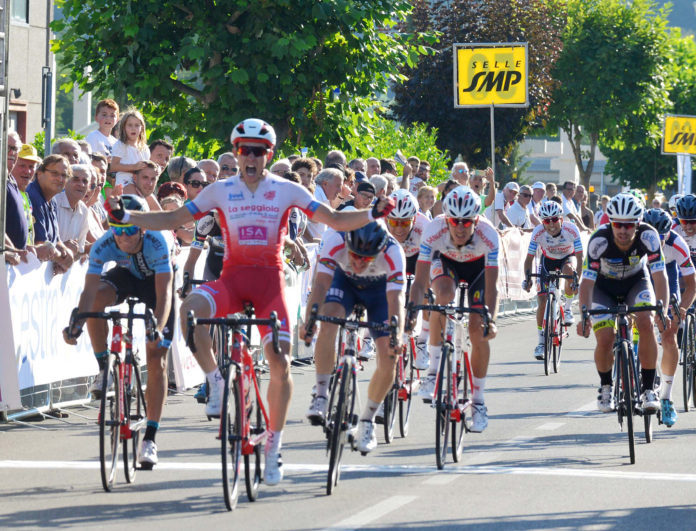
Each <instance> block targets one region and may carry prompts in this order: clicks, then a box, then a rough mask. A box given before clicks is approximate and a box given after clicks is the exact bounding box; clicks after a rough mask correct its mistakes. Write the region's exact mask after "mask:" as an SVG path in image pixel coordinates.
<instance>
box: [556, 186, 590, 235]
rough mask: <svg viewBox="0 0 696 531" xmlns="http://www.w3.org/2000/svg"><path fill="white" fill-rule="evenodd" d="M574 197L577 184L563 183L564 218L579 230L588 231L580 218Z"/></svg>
mask: <svg viewBox="0 0 696 531" xmlns="http://www.w3.org/2000/svg"><path fill="white" fill-rule="evenodd" d="M574 195H575V183H574V182H573V181H566V182H565V183H563V195H562V196H561V199H562V201H563V218H564V219H566V220H568V221H570V222H571V223H575V225H576V226H577V228H578V229H580V230H587V227H585V225H584V224H583V222H582V219H581V218H580V212H579V211H578V207H576V206H575V202H573V196H574Z"/></svg>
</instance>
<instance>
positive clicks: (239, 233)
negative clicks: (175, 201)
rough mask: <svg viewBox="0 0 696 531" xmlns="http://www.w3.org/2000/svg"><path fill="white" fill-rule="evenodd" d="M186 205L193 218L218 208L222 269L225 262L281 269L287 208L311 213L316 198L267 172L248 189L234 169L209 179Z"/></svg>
mask: <svg viewBox="0 0 696 531" xmlns="http://www.w3.org/2000/svg"><path fill="white" fill-rule="evenodd" d="M186 207H187V208H188V210H189V212H191V214H193V217H194V218H196V219H199V218H201V217H203V216H204V215H205V213H206V212H208V211H210V210H213V209H217V210H218V212H219V218H220V227H221V228H222V233H223V236H224V239H225V256H224V258H223V266H222V268H223V273H224V271H225V269H227V268H228V267H231V266H263V267H278V268H281V269H282V267H283V260H282V258H281V252H282V250H283V239H284V237H285V234H286V232H287V225H288V215H289V213H290V209H291V208H293V207H297V208H299V209H301V210H302V211H303V212H305V213H306V214H307V215H308V216H309V217H310V218H311V217H312V216H313V215H314V212H315V211H316V209H317V208H319V203H318V202H317V201H315V200H314V198H313V197H312V195H311V194H310V193H309V192H308V191H307V189H306V188H304V187H302V186H300V185H299V184H296V183H293V182H292V181H288V180H286V179H282V178H280V177H276V176H275V175H272V174H270V173H267V174H266V176H265V177H264V178H263V179H262V180H261V182H259V185H258V187H257V188H256V190H255V191H254V192H251V191H250V190H249V188H247V186H246V184H245V183H244V182H243V181H242V180H241V178H240V176H239V175H235V176H234V177H229V178H227V179H224V180H221V181H215V182H214V183H213V184H211V185H210V186H207V187H206V188H204V189H203V191H201V193H200V194H198V196H197V197H196V198H195V199H194V200H192V201H190V202H188V203H186Z"/></svg>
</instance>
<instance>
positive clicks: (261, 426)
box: [244, 371, 266, 502]
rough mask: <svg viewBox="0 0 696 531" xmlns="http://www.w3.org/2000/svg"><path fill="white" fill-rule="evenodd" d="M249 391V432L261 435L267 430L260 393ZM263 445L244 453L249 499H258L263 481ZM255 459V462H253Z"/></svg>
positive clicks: (245, 478)
mask: <svg viewBox="0 0 696 531" xmlns="http://www.w3.org/2000/svg"><path fill="white" fill-rule="evenodd" d="M258 377H259V373H258V371H257V373H256V379H257V383H258V386H259V393H260V392H261V382H260V381H258ZM247 392H248V393H249V401H248V403H247V409H246V415H247V422H248V423H249V433H251V435H261V434H262V433H264V432H265V431H266V419H265V418H264V416H263V411H261V406H260V399H259V395H258V394H256V391H255V390H254V389H253V388H252V389H247ZM262 453H263V452H262V451H261V445H260V444H257V445H255V446H254V451H253V452H252V453H251V454H245V455H244V481H245V482H246V491H247V498H249V501H252V502H253V501H256V498H257V497H258V495H259V483H260V482H261V461H262ZM252 459H253V464H252Z"/></svg>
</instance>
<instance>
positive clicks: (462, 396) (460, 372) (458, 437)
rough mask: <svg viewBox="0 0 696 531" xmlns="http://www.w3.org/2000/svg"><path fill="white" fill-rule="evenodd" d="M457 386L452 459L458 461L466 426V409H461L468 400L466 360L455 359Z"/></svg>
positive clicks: (460, 455)
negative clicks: (456, 413) (456, 410)
mask: <svg viewBox="0 0 696 531" xmlns="http://www.w3.org/2000/svg"><path fill="white" fill-rule="evenodd" d="M456 368H457V373H456V377H457V387H456V389H454V391H453V397H454V403H456V404H457V405H458V407H459V411H460V415H461V416H460V418H459V421H456V420H453V421H452V460H453V461H454V462H455V463H458V462H459V461H460V460H461V458H462V451H463V449H464V434H466V432H467V430H468V428H467V425H466V411H463V410H462V406H463V405H464V403H465V402H466V400H468V390H469V374H468V373H467V370H466V362H465V361H464V359H461V360H457V367H456Z"/></svg>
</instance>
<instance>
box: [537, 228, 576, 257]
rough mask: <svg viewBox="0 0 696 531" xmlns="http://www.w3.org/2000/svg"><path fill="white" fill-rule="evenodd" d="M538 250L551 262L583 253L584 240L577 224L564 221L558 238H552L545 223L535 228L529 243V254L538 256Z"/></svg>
mask: <svg viewBox="0 0 696 531" xmlns="http://www.w3.org/2000/svg"><path fill="white" fill-rule="evenodd" d="M537 249H541V252H542V254H543V255H544V256H545V257H546V258H549V259H551V260H560V259H561V258H565V257H566V256H568V255H571V254H575V253H581V252H582V240H581V239H580V231H579V230H578V228H577V227H576V226H575V224H573V223H570V222H569V221H564V222H563V223H562V224H561V230H560V232H559V233H558V234H557V235H556V236H551V234H549V233H548V232H547V231H546V229H545V228H544V225H543V223H542V224H541V225H537V226H536V227H534V230H533V231H532V239H531V240H530V241H529V250H528V251H527V254H531V255H532V256H534V255H536V252H537Z"/></svg>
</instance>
